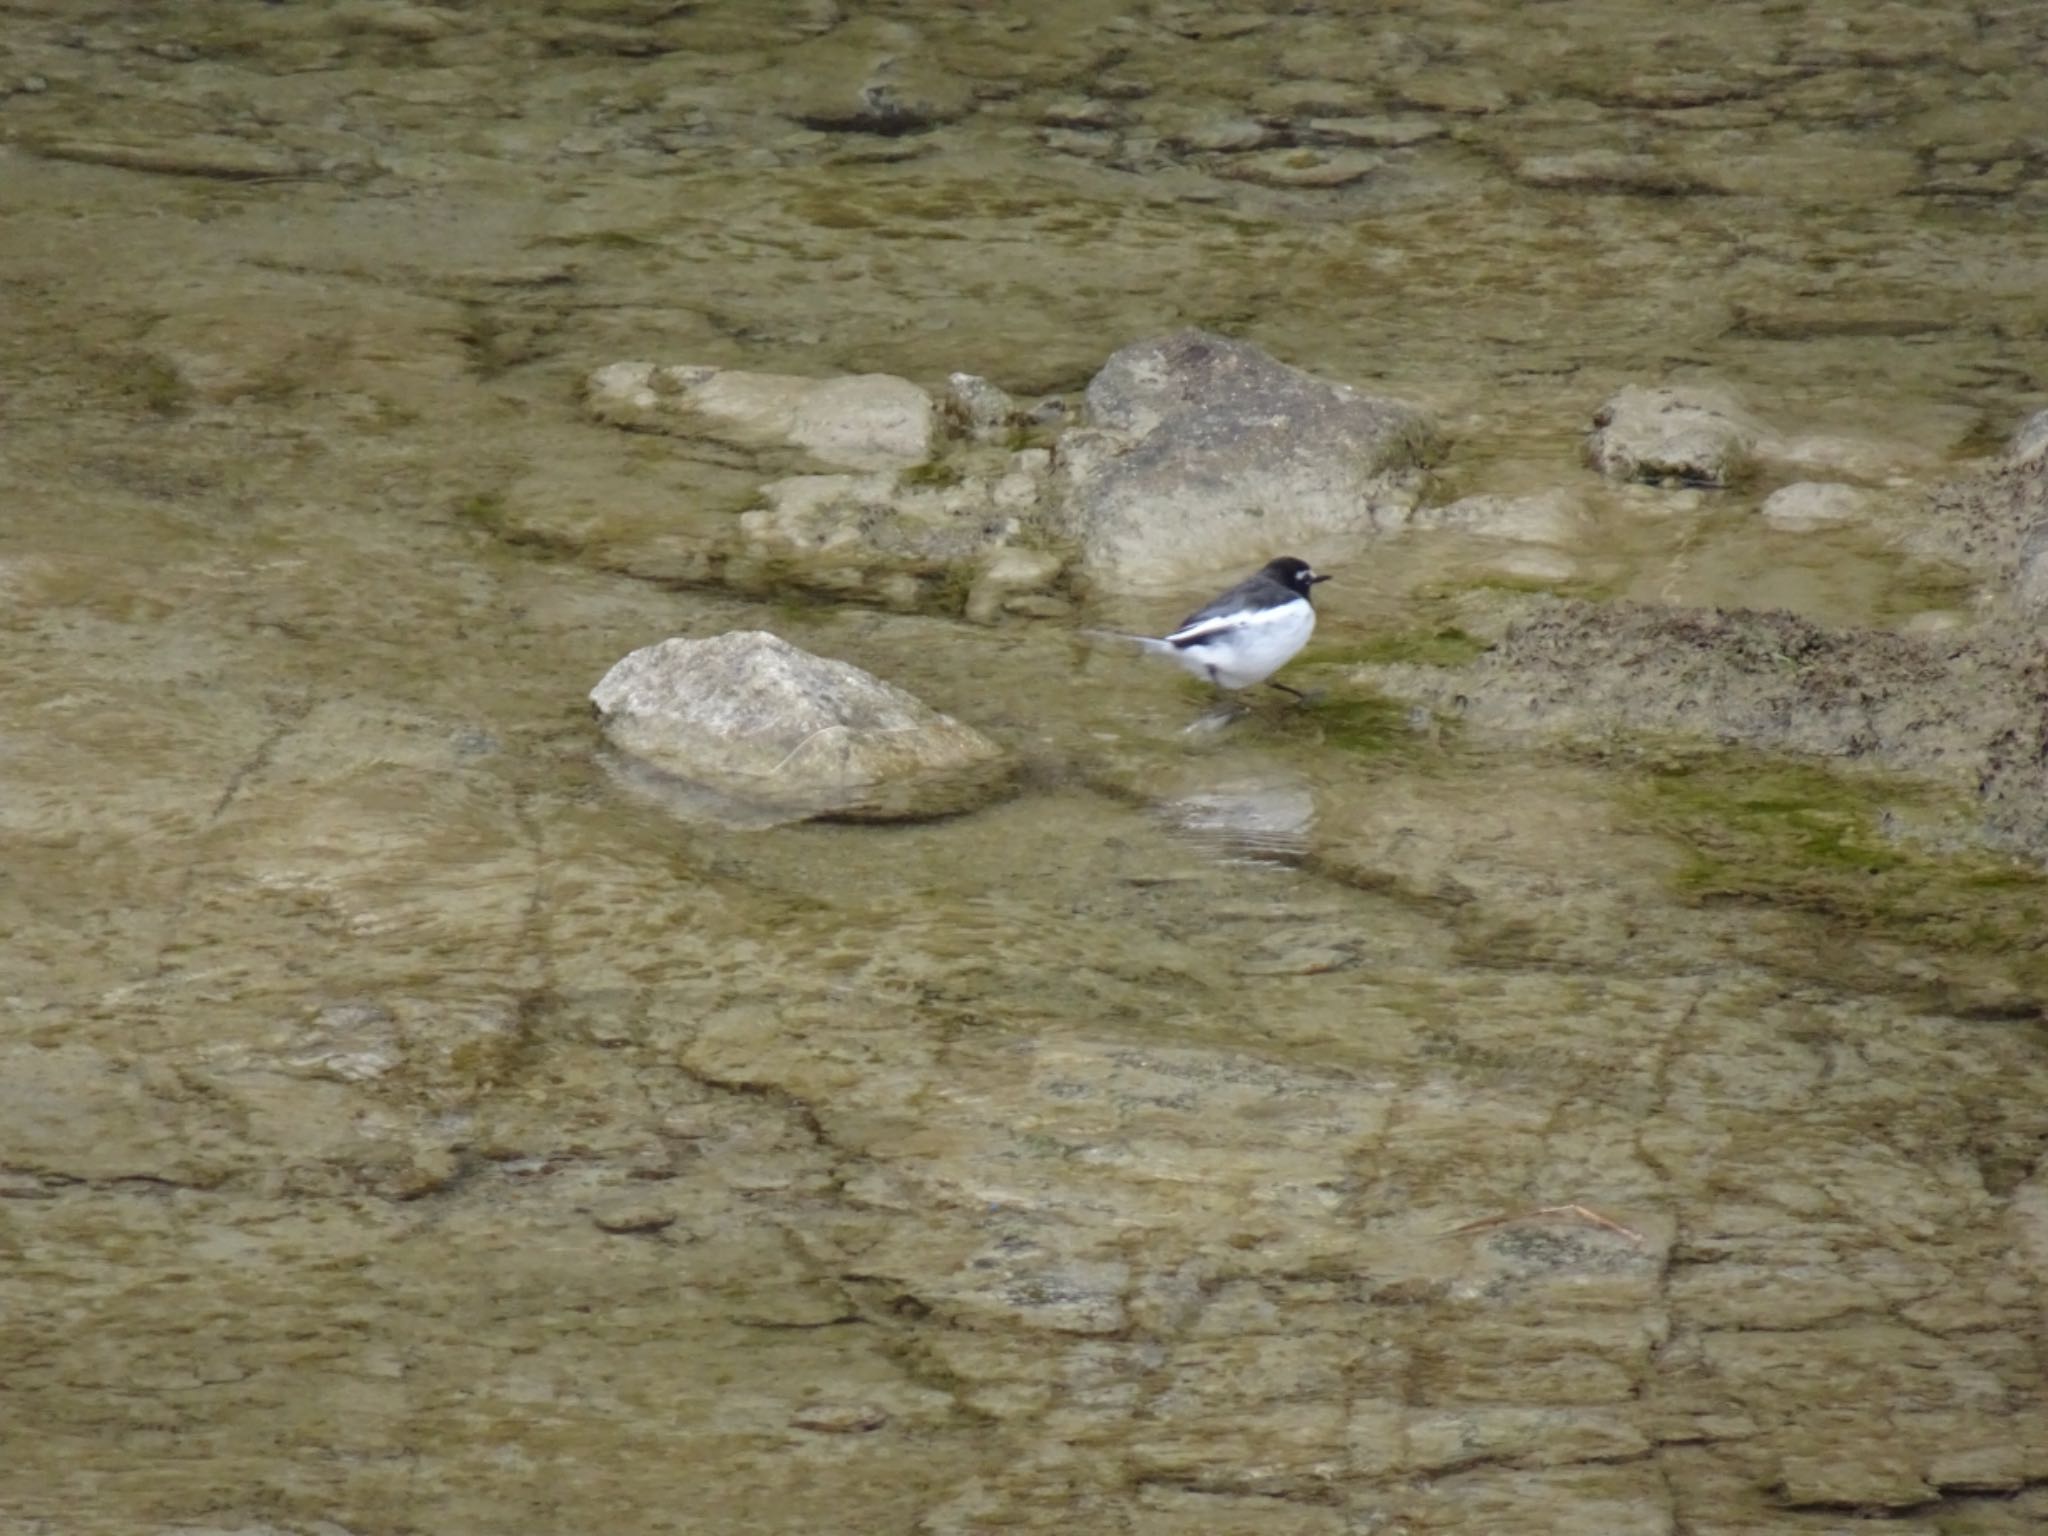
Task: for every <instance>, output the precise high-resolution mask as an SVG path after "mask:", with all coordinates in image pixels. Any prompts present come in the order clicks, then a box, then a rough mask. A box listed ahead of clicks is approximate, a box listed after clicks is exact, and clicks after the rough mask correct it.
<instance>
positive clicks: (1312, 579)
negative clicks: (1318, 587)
mask: <svg viewBox="0 0 2048 1536" xmlns="http://www.w3.org/2000/svg"><path fill="white" fill-rule="evenodd" d="M1329 579H1330V578H1329V577H1327V576H1325V575H1324V574H1323V573H1322V572H1321V571H1313V572H1311V573H1310V575H1309V578H1308V584H1309V585H1310V586H1314V585H1315V584H1316V583H1317V582H1319V581H1328V580H1329Z"/></svg>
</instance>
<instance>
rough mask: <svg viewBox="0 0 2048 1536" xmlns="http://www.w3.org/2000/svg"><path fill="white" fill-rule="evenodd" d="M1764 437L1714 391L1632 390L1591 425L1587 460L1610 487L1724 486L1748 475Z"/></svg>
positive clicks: (1621, 393) (1732, 403)
mask: <svg viewBox="0 0 2048 1536" xmlns="http://www.w3.org/2000/svg"><path fill="white" fill-rule="evenodd" d="M1762 436H1763V433H1762V430H1761V429H1760V428H1759V427H1758V425H1757V424H1756V423H1755V422H1754V421H1752V420H1751V419H1750V418H1749V416H1748V415H1747V413H1745V412H1744V411H1743V409H1742V408H1741V406H1739V405H1738V404H1736V402H1735V401H1734V400H1733V399H1732V398H1731V397H1730V396H1728V395H1725V394H1723V393H1721V392H1720V391H1719V390H1710V389H1699V388H1682V389H1681V388H1659V389H1645V388H1643V387H1642V386H1640V385H1636V384H1630V385H1627V386H1626V387H1624V388H1623V389H1621V390H1620V391H1618V392H1617V393H1616V394H1614V395H1613V396H1611V397H1610V398H1609V399H1608V401H1607V403H1606V404H1605V405H1603V406H1601V407H1600V410H1599V412H1598V413H1597V414H1596V415H1595V416H1594V417H1593V431H1592V434H1591V435H1590V436H1589V437H1588V438H1587V439H1586V457H1587V460H1588V462H1589V463H1591V464H1592V466H1593V468H1595V469H1597V470H1598V471H1599V472H1600V473H1601V474H1603V475H1605V476H1607V477H1608V478H1609V479H1611V480H1643V481H1648V482H1650V483H1652V484H1658V483H1662V482H1665V481H1677V482H1679V483H1680V484H1683V485H1707V486H1724V485H1730V484H1732V483H1734V482H1735V481H1737V480H1739V479H1741V478H1742V476H1743V475H1744V474H1746V473H1747V472H1748V470H1749V468H1750V465H1751V463H1752V462H1753V460H1754V459H1755V456H1756V451H1757V444H1758V442H1759V440H1760V439H1761V438H1762Z"/></svg>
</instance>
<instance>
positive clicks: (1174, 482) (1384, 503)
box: [1056, 330, 1438, 586]
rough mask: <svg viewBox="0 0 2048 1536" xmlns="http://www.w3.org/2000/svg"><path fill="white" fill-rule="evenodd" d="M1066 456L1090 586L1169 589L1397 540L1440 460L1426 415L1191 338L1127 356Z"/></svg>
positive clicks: (1234, 344) (1064, 482)
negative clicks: (1274, 561) (1331, 545)
mask: <svg viewBox="0 0 2048 1536" xmlns="http://www.w3.org/2000/svg"><path fill="white" fill-rule="evenodd" d="M1087 418H1088V421H1089V429H1088V430H1082V431H1075V432H1070V433H1068V434H1067V435H1066V436H1065V437H1063V438H1062V439H1061V441H1060V444H1059V447H1058V449H1057V452H1056V458H1057V467H1058V469H1059V471H1060V474H1059V481H1060V485H1061V488H1062V489H1063V490H1064V492H1065V505H1064V508H1063V512H1062V516H1063V519H1064V522H1065V524H1066V527H1067V531H1068V532H1069V534H1070V535H1071V536H1072V538H1073V539H1074V541H1075V543H1076V544H1077V545H1078V546H1079V549H1080V555H1081V561H1082V565H1083V568H1084V569H1085V571H1086V572H1087V574H1088V575H1089V577H1090V578H1091V579H1093V580H1095V581H1098V582H1102V583H1105V584H1115V585H1119V586H1164V585H1171V584H1174V583H1177V582H1180V581H1183V580H1186V579H1189V578H1192V577H1194V576H1197V575H1203V574H1207V573H1210V572H1213V571H1216V570H1224V569H1230V568H1234V567H1235V566H1238V565H1241V564H1243V563H1244V558H1245V551H1246V550H1247V549H1254V550H1256V549H1264V550H1268V551H1280V550H1298V551H1303V552H1307V551H1312V550H1314V549H1315V548H1316V547H1317V546H1318V545H1319V543H1323V542H1326V541H1327V540H1329V539H1330V538H1332V537H1343V538H1346V539H1356V538H1358V537H1360V536H1364V535H1369V534H1372V533H1374V532H1377V531H1380V530H1383V529H1386V528H1390V527H1396V526H1399V525H1400V524H1401V523H1402V522H1404V521H1405V520H1406V518H1407V516H1408V513H1409V510H1410V508H1411V507H1412V506H1413V505H1414V502H1415V499H1416V494H1417V489H1418V485H1419V481H1420V479H1421V471H1422V469H1423V467H1424V466H1425V465H1426V464H1427V462H1428V461H1429V460H1430V458H1431V457H1432V456H1433V455H1434V454H1435V452H1436V451H1437V448H1438V442H1437V437H1436V433H1435V432H1434V430H1433V429H1432V427H1431V426H1430V424H1429V422H1428V421H1427V420H1426V419H1425V418H1424V417H1423V415H1422V413H1421V412H1420V411H1418V410H1416V409H1415V408H1413V407H1411V406H1407V405H1404V404H1402V403H1400V402H1398V401H1394V400H1388V399H1383V398H1380V397H1377V396H1373V395H1367V394H1364V393H1362V392H1361V391H1359V390H1355V389H1352V388H1351V387H1349V386H1348V385H1344V384H1333V383H1330V382H1328V381H1326V380H1323V379H1318V378H1316V377H1314V376H1313V375H1311V374H1307V373H1304V372H1302V371H1301V370H1300V369H1298V368H1290V367H1288V366H1287V365H1286V364H1285V363H1282V362H1279V361H1278V360H1277V359H1275V358H1273V357H1272V356H1270V355H1269V354H1268V353H1266V352H1263V351H1261V350H1260V349H1259V348H1257V347H1255V346H1252V345H1250V344H1249V343H1247V342H1241V341H1233V340H1230V339H1229V338H1227V337H1223V336H1216V335H1212V334H1210V333H1208V332H1206V331H1192V330H1191V331H1181V332H1178V333H1176V334H1175V335H1172V336H1166V337H1161V338H1159V339H1157V340H1153V341H1145V342H1139V343H1137V344H1135V345H1133V346H1129V347H1125V348H1124V349H1123V350H1122V351H1120V352H1118V353H1116V354H1115V355H1114V356H1112V357H1111V358H1110V359H1109V361H1108V362H1107V363H1106V364H1104V366H1103V368H1102V371H1101V372H1100V373H1098V374H1097V375H1096V376H1095V378H1094V381H1093V382H1092V383H1090V384H1089V386H1088V394H1087Z"/></svg>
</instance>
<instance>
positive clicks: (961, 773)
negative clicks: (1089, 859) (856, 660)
mask: <svg viewBox="0 0 2048 1536" xmlns="http://www.w3.org/2000/svg"><path fill="white" fill-rule="evenodd" d="M590 700H591V703H592V704H594V705H595V706H596V707H597V711H598V716H599V719H600V721H601V723H602V725H603V728H604V733H605V736H606V739H607V740H609V741H610V742H611V744H612V745H613V746H614V747H616V748H618V749H619V750H620V751H621V752H624V753H626V754H628V755H629V756H631V757H632V758H634V759H635V760H637V761H638V762H640V763H643V764H646V765H648V766H650V767H653V768H655V769H658V770H660V771H661V772H662V773H665V774H670V775H673V776H674V777H676V778H678V779H681V780H683V781H685V782H686V783H688V784H690V785H693V786H698V787H701V788H702V789H705V790H708V791H710V792H712V793H713V794H714V795H717V796H724V797H729V798H730V799H732V800H734V801H736V802H739V804H740V805H741V806H742V807H748V808H754V809H757V810H761V811H765V812H768V813H771V815H773V816H776V817H806V816H834V817H845V818H850V819H854V820H880V821H887V820H915V819H919V818H923V817H930V816H944V815H951V814H953V813H955V812H958V811H964V810H969V809H972V808H973V807H975V806H977V805H981V804H983V803H985V802H986V801H988V800H990V799H992V798H993V797H994V796H995V795H996V794H997V793H998V792H1000V790H1001V789H1002V787H1003V785H1004V784H1005V782H1006V781H1007V779H1008V776H1009V770H1008V764H1007V762H1006V759H1005V756H1004V754H1003V752H1002V749H1001V748H999V747H997V746H996V745H995V743H994V742H992V741H990V740H989V739H988V738H987V737H985V736H983V735H982V734H981V733H980V732H979V731H976V730H974V729H972V728H971V727H969V726H965V725H962V724H961V723H960V722H959V721H957V720H954V719H952V718H951V717H950V716H947V715H942V714H939V713H938V712H937V711H935V710H933V709H931V708H929V707H928V706H927V705H925V704H924V703H922V702H921V701H919V700H918V699H916V698H913V697H912V696H911V695H910V694H908V693H905V692H904V691H903V690H902V689H900V688H896V687H893V686H891V685H890V684H888V683H885V682H883V681H882V680H881V679H879V678H877V677H874V676H872V675H870V674H869V673H866V672H863V671H861V670H860V668H858V667H855V666H852V665H850V664H849V663H847V662H843V661H834V660H832V659H830V658H828V657H823V656H813V655H811V654H810V653H809V652H807V651H803V650H800V649H798V648H797V647H796V646H793V645H791V644H790V643H789V642H788V641H786V640H783V639H781V638H780V637H779V636H776V635H772V634H768V633H766V632H765V631H759V630H753V631H734V632H732V633H729V634H723V635H717V636H714V637H712V638H711V639H708V640H689V639H672V640H664V641H662V642H661V643H659V644H658V645H650V646H645V647H643V648H641V649H640V650H637V651H634V652H633V653H632V654H631V655H629V656H627V657H625V658H624V659H622V660H621V661H619V662H618V663H617V664H616V665H615V666H613V667H612V669H611V670H610V671H609V672H607V673H605V675H604V677H603V679H602V680H601V681H600V682H599V683H598V685H597V686H596V687H595V688H593V689H592V690H591V693H590Z"/></svg>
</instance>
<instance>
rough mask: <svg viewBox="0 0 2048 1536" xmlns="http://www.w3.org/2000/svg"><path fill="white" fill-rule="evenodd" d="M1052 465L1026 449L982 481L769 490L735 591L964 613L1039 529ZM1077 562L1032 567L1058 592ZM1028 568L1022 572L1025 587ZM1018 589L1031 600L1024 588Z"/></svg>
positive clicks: (730, 570) (742, 529) (870, 481)
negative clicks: (1016, 545) (980, 584)
mask: <svg viewBox="0 0 2048 1536" xmlns="http://www.w3.org/2000/svg"><path fill="white" fill-rule="evenodd" d="M1049 463H1050V456H1049V455H1048V454H1047V453H1046V452H1045V450H1044V449H1032V450H1026V451H1024V452H1021V453H1015V454H1010V455H1008V456H1006V457H1004V458H1001V459H999V460H998V461H997V462H996V463H994V464H993V465H990V466H988V467H987V468H985V469H978V470H976V471H973V472H968V471H964V470H959V469H956V468H953V467H951V466H947V467H944V468H943V470H942V471H938V472H935V471H929V470H927V471H914V472H911V473H907V474H905V473H890V472H883V473H875V474H865V475H795V476H791V477H790V478H788V479H784V480H776V481H772V482H770V483H769V484H767V485H765V486H763V487H762V488H761V499H762V505H761V506H759V507H756V508H754V509H753V510H751V511H748V512H746V513H745V514H743V515H742V516H741V518H740V520H739V547H738V548H737V549H736V550H734V551H733V552H732V554H731V555H730V557H729V558H728V559H727V561H726V564H725V568H724V576H725V580H726V582H727V583H728V584H729V585H731V586H734V587H737V588H740V589H741V590H761V591H768V590H773V589H775V588H778V587H784V586H794V587H800V588H803V589H805V590H807V591H812V592H821V593H826V594H829V595H832V596H836V597H842V598H849V599H852V600H855V601H860V602H869V603H875V604H878V605H880V606H882V607H885V608H893V609H896V610H898V611H903V612H909V611H913V610H923V611H943V612H948V613H957V612H959V611H960V610H961V607H962V605H963V603H964V601H965V599H966V596H967V594H968V592H969V590H970V588H971V587H972V586H973V584H974V583H975V582H976V581H977V580H978V579H979V577H980V576H981V574H982V573H983V572H984V571H985V570H986V568H987V566H988V562H989V561H990V560H991V559H992V558H993V557H994V556H995V555H996V554H997V553H998V552H1000V551H1003V550H1005V549H1007V548H1009V547H1010V545H1011V542H1012V541H1013V540H1016V539H1017V538H1019V536H1020V535H1023V534H1025V533H1027V532H1030V531H1033V530H1035V529H1036V527H1037V525H1038V522H1039V517H1038V505H1039V499H1040V496H1041V493H1042V491H1043V488H1044V485H1045V481H1046V477H1047V472H1048V466H1049ZM1064 564H1065V561H1064V560H1062V559H1061V558H1060V557H1059V556H1057V555H1053V554H1045V555H1044V556H1043V557H1042V558H1035V559H1033V560H1032V561H1030V562H1029V565H1030V569H1031V570H1032V571H1033V572H1035V573H1036V579H1035V581H1034V582H1033V583H1032V585H1033V586H1036V587H1040V588H1049V587H1051V586H1052V585H1053V584H1054V582H1055V581H1056V579H1057V578H1058V576H1059V574H1060V571H1061V569H1062V567H1063V566H1064ZM1020 569H1022V567H1021V566H1013V567H1012V568H1011V574H1012V577H1013V578H1014V576H1015V574H1016V571H1017V570H1020ZM1012 589H1013V590H1014V591H1022V590H1024V588H1023V587H1021V586H1018V585H1017V584H1016V583H1015V581H1014V579H1013V581H1012Z"/></svg>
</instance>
